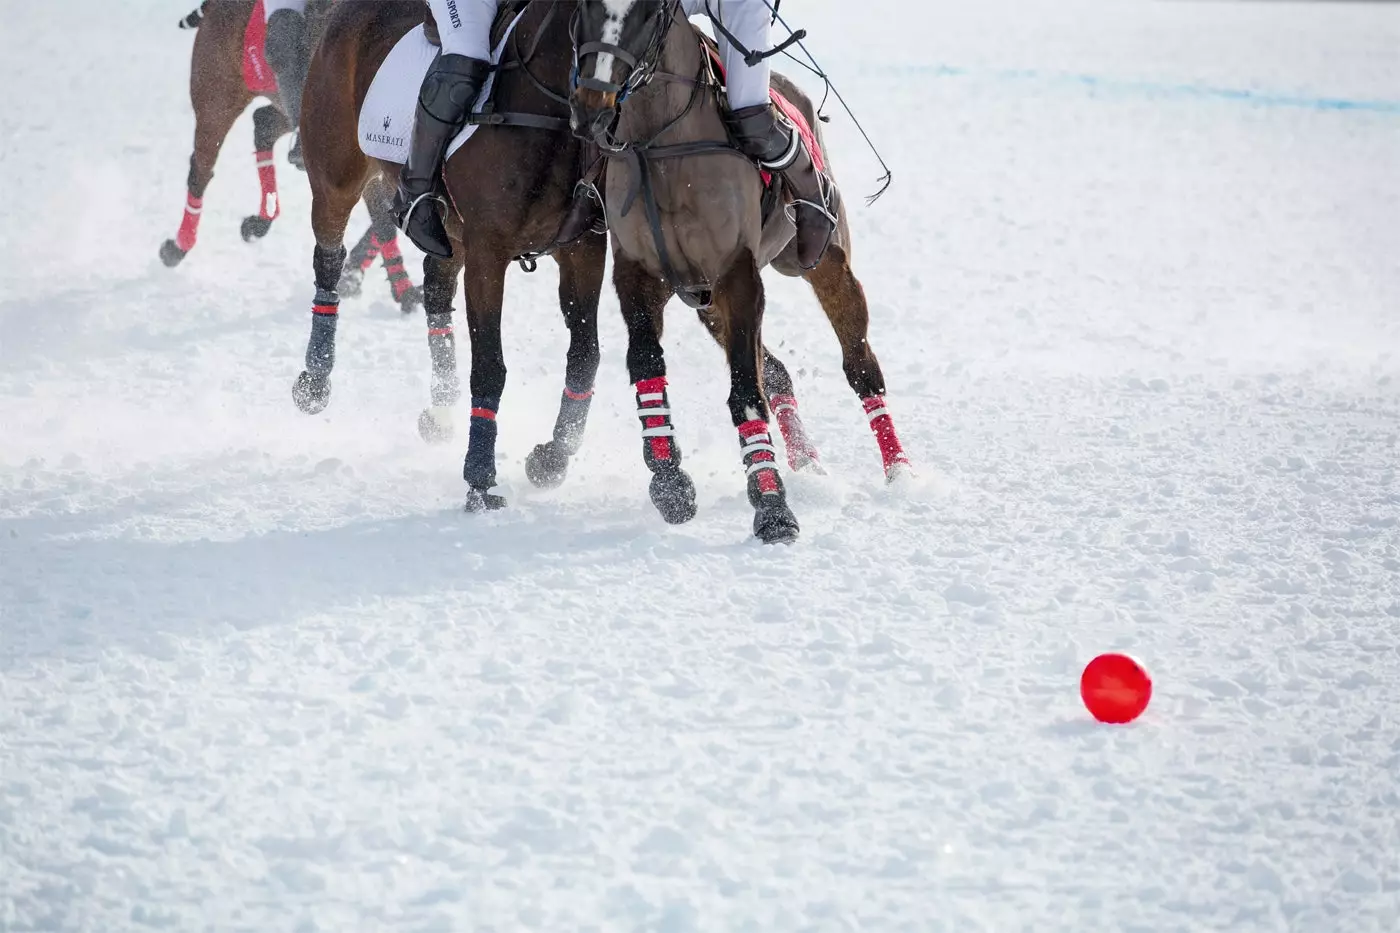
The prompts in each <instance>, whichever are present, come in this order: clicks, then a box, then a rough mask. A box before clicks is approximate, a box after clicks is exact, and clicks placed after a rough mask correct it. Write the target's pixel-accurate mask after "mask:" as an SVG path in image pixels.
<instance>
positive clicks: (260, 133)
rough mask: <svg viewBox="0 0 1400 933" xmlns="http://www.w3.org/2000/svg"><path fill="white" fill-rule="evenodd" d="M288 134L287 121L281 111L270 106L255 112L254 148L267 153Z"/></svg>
mask: <svg viewBox="0 0 1400 933" xmlns="http://www.w3.org/2000/svg"><path fill="white" fill-rule="evenodd" d="M285 132H287V119H286V118H285V117H283V116H282V113H281V111H279V110H278V109H277V108H276V107H274V106H272V105H271V104H268V105H266V106H264V107H259V108H258V109H257V110H254V111H253V148H255V149H257V150H258V151H259V152H266V151H267V150H269V149H271V148H272V147H273V146H275V145H277V140H278V139H279V138H280V137H281V136H282V134H283V133H285Z"/></svg>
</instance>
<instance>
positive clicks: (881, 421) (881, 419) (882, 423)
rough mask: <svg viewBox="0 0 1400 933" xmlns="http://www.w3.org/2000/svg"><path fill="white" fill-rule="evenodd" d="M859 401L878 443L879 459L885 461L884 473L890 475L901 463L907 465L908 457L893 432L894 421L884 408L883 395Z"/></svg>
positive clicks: (897, 436)
mask: <svg viewBox="0 0 1400 933" xmlns="http://www.w3.org/2000/svg"><path fill="white" fill-rule="evenodd" d="M860 402H861V404H862V405H863V406H865V417H867V418H869V419H870V430H871V431H873V432H874V433H875V441H876V443H878V444H879V445H880V459H881V460H883V461H884V463H885V475H886V476H890V475H891V472H892V471H893V470H894V469H895V468H896V467H897V466H900V465H901V464H902V465H904V466H906V467H907V466H909V458H908V457H907V456H905V453H904V446H903V445H902V444H900V443H899V435H898V434H897V433H895V430H894V421H893V420H892V419H891V418H890V413H889V411H888V410H887V409H886V408H885V399H884V397H883V396H880V395H871V396H867V397H866V398H863V399H861V400H860Z"/></svg>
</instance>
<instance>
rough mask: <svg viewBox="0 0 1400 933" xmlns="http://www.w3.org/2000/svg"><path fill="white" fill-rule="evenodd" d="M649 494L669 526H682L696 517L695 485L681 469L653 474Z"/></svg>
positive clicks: (665, 470) (663, 470) (670, 469)
mask: <svg viewBox="0 0 1400 933" xmlns="http://www.w3.org/2000/svg"><path fill="white" fill-rule="evenodd" d="M648 493H649V494H650V495H651V504H652V505H654V506H656V511H658V512H660V513H661V518H662V519H663V520H665V521H666V523H667V524H670V525H681V524H684V523H685V522H688V521H690V520H691V519H692V518H694V517H695V511H696V508H695V483H694V482H692V481H691V479H690V477H689V476H688V475H687V474H686V472H685V471H684V470H682V469H681V468H680V467H678V466H672V467H670V468H667V469H661V470H657V471H655V472H654V473H652V476H651V486H650V488H649V489H648Z"/></svg>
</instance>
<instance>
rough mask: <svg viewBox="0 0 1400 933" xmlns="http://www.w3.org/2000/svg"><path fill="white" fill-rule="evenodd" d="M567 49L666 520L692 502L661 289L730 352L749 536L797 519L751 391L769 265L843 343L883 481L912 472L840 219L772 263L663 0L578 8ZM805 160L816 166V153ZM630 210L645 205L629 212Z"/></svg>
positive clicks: (775, 531)
mask: <svg viewBox="0 0 1400 933" xmlns="http://www.w3.org/2000/svg"><path fill="white" fill-rule="evenodd" d="M574 40H575V44H576V46H575V47H576V51H577V55H578V61H579V69H580V70H581V71H582V70H586V71H587V72H588V73H589V74H592V75H594V77H593V78H591V79H589V80H587V81H582V82H579V81H578V80H577V79H576V85H575V88H574V90H573V93H572V96H571V103H572V109H573V121H574V125H575V128H576V131H578V132H579V133H581V134H586V135H589V136H592V137H593V138H595V139H596V140H597V141H598V142H599V144H600V145H601V146H602V147H603V149H604V150H605V151H606V152H607V153H608V154H609V155H610V156H611V157H612V161H611V163H610V165H609V168H608V173H607V185H606V197H605V199H604V200H605V202H606V204H607V205H608V221H609V226H610V227H611V228H612V240H613V281H614V284H615V285H616V287H617V293H618V298H619V300H620V301H621V305H622V314H623V317H624V319H625V321H626V324H627V333H628V349H627V367H628V371H629V374H630V376H631V379H632V381H633V382H634V383H635V384H636V387H637V398H638V404H639V412H638V413H639V415H641V416H643V425H644V427H645V430H644V431H643V436H644V437H645V444H644V457H645V459H646V462H647V465H648V466H649V467H650V468H651V470H652V473H653V478H652V500H653V502H656V503H657V506H658V508H661V509H662V511H663V514H665V512H666V509H667V508H668V507H669V503H670V501H671V500H672V499H674V498H676V497H680V498H682V499H684V498H686V497H689V496H691V495H692V493H691V492H690V490H691V489H692V486H691V482H690V479H689V477H687V476H686V475H685V473H684V471H682V470H681V469H680V464H679V457H678V456H677V454H678V451H676V450H675V448H674V441H673V440H672V437H673V428H672V426H671V422H670V415H669V410H668V406H667V400H666V394H665V393H666V363H665V358H664V356H663V353H662V349H661V343H660V337H661V331H662V311H663V309H664V308H665V305H666V303H667V301H669V299H670V298H671V296H672V294H679V295H680V296H681V298H682V299H684V300H685V301H686V303H687V304H690V305H692V306H698V307H701V308H702V316H703V317H704V318H705V320H706V322H707V324H708V325H709V326H710V328H711V330H712V332H713V333H714V334H715V336H716V338H717V339H718V340H719V341H720V342H721V344H723V345H724V347H725V350H726V352H727V355H728V357H729V371H730V395H729V410H730V415H731V416H732V418H733V422H734V426H735V428H737V429H738V433H739V444H740V450H741V451H742V454H743V461H744V466H745V469H746V471H747V476H748V495H749V501H750V502H751V503H752V504H753V506H754V510H755V515H754V533H755V534H756V535H757V536H758V537H759V538H760V539H762V540H763V541H765V542H786V541H792V540H794V539H795V538H796V537H797V534H798V523H797V519H796V516H794V515H793V513H792V510H791V509H790V508H789V506H788V504H787V501H786V494H785V492H784V489H783V484H782V480H781V479H780V478H779V476H778V472H777V470H776V468H775V466H776V464H775V457H774V449H773V445H772V442H771V440H770V435H769V431H768V415H769V405H768V404H767V402H766V401H765V399H764V392H763V381H764V380H763V376H766V375H767V373H766V372H765V373H764V374H763V376H761V375H760V372H759V362H758V361H759V352H760V348H761V347H762V336H761V329H762V320H763V308H764V292H763V279H762V277H761V276H760V270H761V269H762V268H763V267H764V266H765V265H766V264H767V263H768V262H769V261H770V260H771V262H772V265H773V267H774V268H776V269H777V270H778V271H779V272H781V273H783V274H784V275H789V276H799V275H800V276H802V277H803V278H805V279H806V280H807V282H808V283H809V284H810V285H811V286H812V289H813V290H814V291H815V292H816V295H817V299H818V301H819V302H820V303H821V306H822V309H823V310H824V311H825V312H826V315H827V317H828V319H829V320H830V322H831V325H832V327H833V329H834V330H835V331H836V336H837V339H838V340H839V341H840V344H841V351H842V358H843V363H844V368H845V372H846V379H847V381H848V382H849V383H850V386H851V388H852V389H854V390H855V392H856V394H857V395H858V396H859V397H860V399H861V401H862V403H863V405H864V407H865V411H866V414H867V416H868V418H869V421H870V425H871V428H872V430H873V431H874V433H875V437H876V440H877V442H878V443H879V447H880V453H881V455H882V458H883V461H884V467H885V474H886V476H887V477H888V478H893V477H894V476H895V475H897V474H898V473H900V472H902V471H905V470H907V469H908V459H907V458H906V457H905V455H904V451H903V448H902V447H901V445H900V442H899V439H898V436H897V435H896V433H895V430H894V425H893V422H892V421H891V419H890V415H889V413H888V411H887V410H886V407H885V403H884V399H883V395H884V392H885V380H884V376H883V375H882V374H881V372H880V364H879V362H878V361H877V360H876V358H875V353H874V351H873V350H872V349H871V347H870V342H869V339H868V330H869V311H868V308H867V305H866V301H865V293H864V290H863V289H862V288H861V285H860V282H859V281H858V280H857V279H856V277H855V274H854V273H853V272H852V271H851V265H850V251H851V233H850V227H849V225H848V224H847V222H846V216H845V212H844V210H843V209H842V210H840V211H839V214H838V221H839V222H838V224H837V230H836V233H835V236H834V238H833V240H832V242H831V244H830V246H829V248H828V249H827V252H826V253H825V255H824V257H823V258H822V260H821V262H820V263H819V264H818V265H817V266H816V267H815V268H814V269H811V270H810V271H809V270H803V269H802V268H801V267H800V266H799V265H798V264H797V261H796V254H795V244H793V243H791V242H788V244H787V245H786V247H784V248H782V249H781V251H780V252H777V255H776V256H775V255H774V253H775V252H776V247H775V245H774V244H773V243H772V242H771V237H765V223H764V214H763V211H762V202H763V197H764V188H763V183H762V180H761V178H760V174H759V172H758V171H756V170H755V166H754V165H753V164H752V163H749V162H748V160H747V159H746V158H744V157H742V155H740V153H739V151H738V150H737V149H736V148H735V147H734V146H733V145H732V143H730V142H729V139H728V135H727V132H726V129H725V122H724V120H723V111H722V109H721V107H722V105H721V101H720V96H721V94H722V88H721V83H720V80H719V77H718V75H717V71H716V66H715V63H714V61H713V59H712V57H711V55H710V54H709V52H708V47H707V45H706V44H705V43H704V41H703V39H702V37H701V35H700V33H699V32H698V30H696V29H695V28H694V27H693V26H692V25H691V24H690V22H689V21H688V20H687V19H686V18H685V16H684V15H683V14H682V13H681V12H680V11H679V8H678V4H677V3H676V2H675V0H662V2H636V3H628V2H626V0H608V2H606V3H605V2H601V0H582V2H581V3H580V11H579V18H578V21H577V24H576V26H575V35H574ZM604 56H606V57H604ZM609 62H611V64H609ZM600 66H601V67H600ZM609 72H610V74H609ZM773 86H774V88H775V89H776V90H777V91H779V92H780V96H781V97H782V98H784V99H785V102H786V103H787V105H788V106H787V107H786V108H781V107H780V109H782V110H783V111H784V113H785V114H786V115H787V117H788V119H789V121H790V122H793V120H792V118H793V116H794V115H799V116H800V117H801V118H802V119H801V121H800V122H805V124H806V127H805V128H804V129H805V131H806V132H805V134H804V135H809V136H810V137H811V138H810V139H809V140H807V142H806V145H807V146H808V148H809V149H816V150H820V148H821V146H820V124H819V123H818V121H817V120H816V113H815V109H814V107H813V106H812V102H811V100H810V99H809V98H807V97H806V96H805V95H803V94H802V92H801V91H799V90H798V89H797V87H795V86H794V85H793V84H792V83H791V82H789V81H787V80H786V79H784V78H782V77H781V76H779V75H774V78H773ZM623 99H625V106H622V101H623ZM793 105H795V108H796V111H795V114H794V112H793V111H792V110H791V109H790V108H791V107H792V106H793ZM793 132H798V129H797V127H796V123H794V130H793ZM736 155H740V158H734V156H736ZM811 156H812V158H813V161H814V163H816V164H817V165H818V167H819V168H820V167H821V165H822V163H821V161H819V159H820V154H819V152H813V153H811ZM637 202H640V205H641V208H642V209H641V210H637V209H635V208H636V205H637ZM779 219H781V218H779ZM773 229H774V227H773V226H772V225H771V224H770V225H768V230H769V231H771V230H773ZM788 233H789V235H790V228H789V230H788ZM780 242H781V241H780ZM764 369H765V370H767V369H768V367H766V366H765V367H764ZM775 407H776V406H775ZM648 414H650V415H651V417H647V415H648ZM779 415H780V419H779V421H780V424H781V423H782V412H781V411H780V412H779ZM658 487H660V488H659V489H658Z"/></svg>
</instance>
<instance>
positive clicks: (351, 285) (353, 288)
mask: <svg viewBox="0 0 1400 933" xmlns="http://www.w3.org/2000/svg"><path fill="white" fill-rule="evenodd" d="M364 280H365V274H364V273H363V272H361V271H360V270H359V269H346V270H345V271H343V272H341V273H340V281H339V282H337V283H335V290H336V291H337V292H339V293H340V297H341V298H354V297H355V296H356V295H358V294H359V293H360V291H361V285H362V284H363V283H364Z"/></svg>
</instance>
